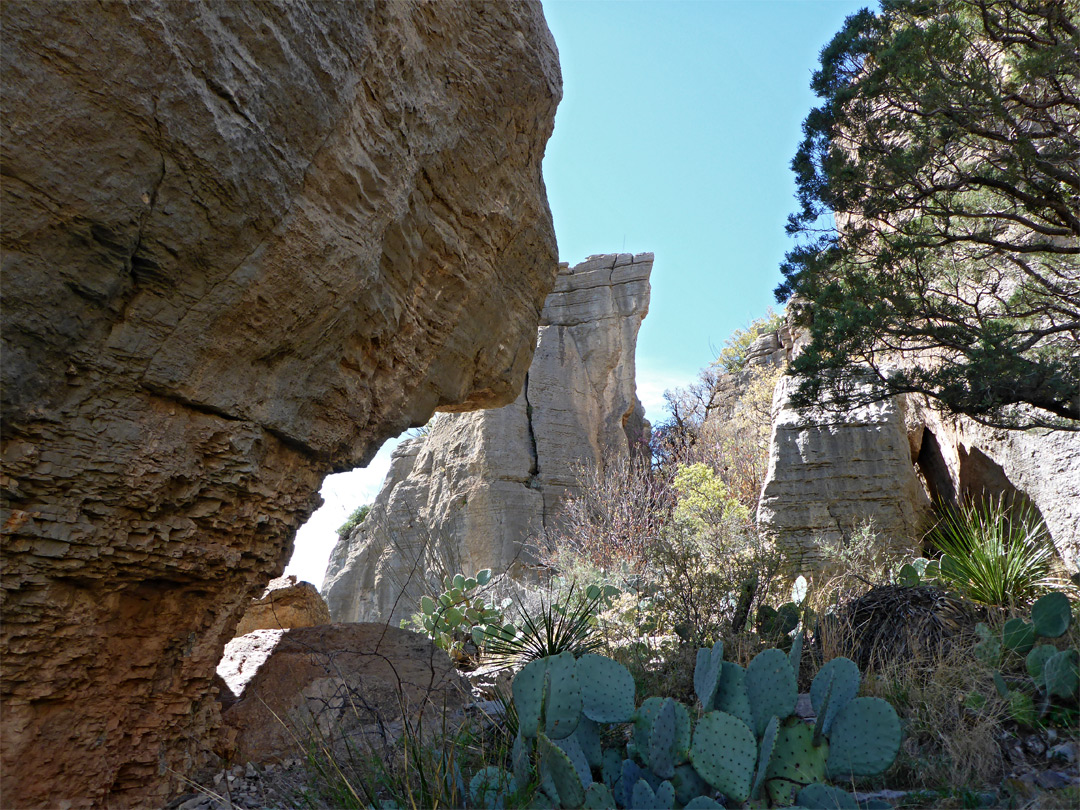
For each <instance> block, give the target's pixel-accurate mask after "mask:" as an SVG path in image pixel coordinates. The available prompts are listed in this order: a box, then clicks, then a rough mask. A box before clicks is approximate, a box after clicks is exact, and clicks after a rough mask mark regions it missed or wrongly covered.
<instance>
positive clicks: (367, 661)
mask: <svg viewBox="0 0 1080 810" xmlns="http://www.w3.org/2000/svg"><path fill="white" fill-rule="evenodd" d="M217 673H218V676H219V677H220V678H221V680H222V681H223V683H224V687H223V688H224V689H225V690H226V691H227V694H225V695H224V697H225V700H224V701H223V702H224V704H225V705H226V708H225V709H224V711H223V712H222V721H223V723H224V725H225V729H226V736H227V739H228V743H227V744H226V746H225V748H226V749H227V751H228V753H229V754H230V757H229V758H230V760H231V761H234V762H240V763H245V762H254V763H257V764H265V763H269V762H281V761H284V760H287V759H291V758H294V757H298V756H299V757H304V756H305V752H306V748H305V744H306V743H308V742H310V741H312V740H314V741H318V743H319V744H320V745H322V744H325V745H327V747H328V748H329V749H331V750H334V751H335V753H336V754H337V755H338V756H339V757H341V761H342V762H344V761H346V757H347V755H346V740H348V744H349V745H351V746H352V750H353V751H354V752H356V751H360V752H367V751H374V752H378V753H380V754H382V753H384V751H385V749H386V748H387V747H388V746H391V745H393V743H394V742H395V741H396V740H397V738H398V737H400V736H401V734H402V732H403V730H404V728H405V726H406V724H407V725H408V728H409V730H410V732H416V731H417V729H419V728H421V727H422V726H423V727H427V728H428V729H438V728H442V721H443V719H444V718H445V719H447V720H452V719H453V718H454V716H455V714H458V713H460V711H461V709H462V708H463V707H464V705H465V703H466V702H467V701H468V700H469V697H470V696H469V689H468V684H467V682H466V681H465V680H464V678H462V676H461V675H460V674H459V673H458V672H457V670H456V669H454V667H453V665H452V664H451V662H450V657H449V656H448V655H447V654H446V653H445V652H444V651H443V650H440V649H439V648H438V647H436V646H435V645H434V644H433V643H432V642H431V640H430V639H428V638H426V637H424V636H422V635H420V634H418V633H411V632H409V631H407V630H400V629H398V628H395V627H387V626H385V625H382V624H333V625H322V626H319V627H300V628H293V629H291V630H256V631H254V632H252V633H249V634H247V635H244V636H239V637H237V638H234V639H233V640H232V641H230V642H229V643H228V644H227V645H226V646H225V654H224V656H223V657H222V660H221V663H220V664H218V668H217Z"/></svg>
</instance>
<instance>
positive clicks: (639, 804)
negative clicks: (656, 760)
mask: <svg viewBox="0 0 1080 810" xmlns="http://www.w3.org/2000/svg"><path fill="white" fill-rule="evenodd" d="M627 807H628V808H630V810H658V809H659V807H660V805H659V803H658V802H657V801H656V794H655V793H654V792H653V789H652V787H651V786H650V785H649V783H648V782H646V781H645V780H644V779H639V780H638V782H637V784H636V785H634V789H633V790H632V791H631V792H630V804H628V805H627Z"/></svg>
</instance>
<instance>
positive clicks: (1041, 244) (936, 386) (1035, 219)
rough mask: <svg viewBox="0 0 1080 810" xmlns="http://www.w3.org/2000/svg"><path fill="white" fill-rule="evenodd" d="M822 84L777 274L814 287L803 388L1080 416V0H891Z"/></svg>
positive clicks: (833, 397) (852, 23)
mask: <svg viewBox="0 0 1080 810" xmlns="http://www.w3.org/2000/svg"><path fill="white" fill-rule="evenodd" d="M812 86H813V89H814V91H815V92H816V93H817V94H818V96H820V97H821V98H822V99H823V103H822V104H821V106H819V107H817V108H816V109H814V110H813V111H812V112H811V113H810V115H809V116H808V117H807V119H806V121H805V123H804V125H803V129H804V133H805V140H804V141H803V143H802V146H801V147H800V149H799V151H798V153H797V154H796V156H795V159H794V160H793V161H792V168H793V169H794V171H795V173H796V176H797V181H798V189H799V192H798V197H799V202H800V210H799V211H798V212H797V213H795V214H793V215H792V216H791V217H790V218H789V223H788V232H789V233H790V234H793V235H797V236H800V237H803V238H802V239H801V241H800V243H799V245H798V246H797V247H796V248H795V249H794V250H792V251H791V252H789V253H788V256H787V260H786V262H785V263H784V265H783V268H782V269H783V273H784V276H785V281H784V282H783V283H782V284H781V285H780V286H779V287H778V288H777V291H776V294H777V299H778V300H780V301H786V300H788V299H789V297H791V296H793V295H794V296H799V297H801V298H803V299H806V300H809V301H810V303H811V304H812V307H811V314H810V316H809V323H808V326H809V329H810V335H811V342H810V345H809V347H808V348H807V350H806V351H805V352H804V353H803V354H801V355H800V356H799V357H798V358H797V359H796V360H795V362H794V364H793V371H794V372H795V373H799V374H802V375H804V377H805V380H804V382H803V384H802V386H801V388H800V390H799V392H798V397H797V399H796V403H797V404H799V405H802V406H808V405H811V404H815V403H826V404H827V407H835V408H837V409H846V408H850V407H851V406H852V405H854V404H858V403H861V402H868V401H873V400H876V399H881V398H883V397H885V396H888V395H890V394H892V393H903V392H917V393H923V394H927V395H929V396H931V397H933V398H935V399H936V400H937V401H938V402H939V403H940V404H941V405H943V406H944V407H945V408H946V409H948V410H950V411H952V412H956V413H963V414H967V415H969V416H971V417H973V418H975V419H977V420H979V421H982V422H984V423H987V424H992V425H999V426H1005V427H1020V428H1027V427H1033V426H1048V427H1055V428H1064V429H1069V430H1078V429H1080V358H1078V356H1077V355H1078V352H1080V4H1078V3H1077V2H1076V0H1062V1H1061V2H1047V1H1046V0H884V2H883V3H882V10H881V12H880V13H876V14H875V13H873V12H870V11H868V10H863V11H861V12H859V13H858V14H855V15H852V16H851V17H849V18H848V19H847V21H846V23H845V25H844V27H843V29H842V30H841V31H840V32H839V33H838V34H837V35H836V37H835V38H834V39H833V40H832V42H831V43H830V44H829V45H828V46H826V48H825V49H824V50H823V51H822V54H821V69H820V70H819V71H817V72H816V73H815V75H814V78H813V82H812ZM898 361H902V362H898ZM867 366H868V367H869V368H870V369H871V372H872V373H870V374H867V373H866V367H867ZM1024 405H1026V406H1031V407H1028V408H1021V407H1017V406H1024Z"/></svg>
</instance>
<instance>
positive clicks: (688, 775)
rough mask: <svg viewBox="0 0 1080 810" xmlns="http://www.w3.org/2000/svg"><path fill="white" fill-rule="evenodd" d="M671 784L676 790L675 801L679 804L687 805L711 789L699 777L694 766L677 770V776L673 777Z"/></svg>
mask: <svg viewBox="0 0 1080 810" xmlns="http://www.w3.org/2000/svg"><path fill="white" fill-rule="evenodd" d="M671 784H672V786H673V787H674V788H675V800H676V801H677V802H678V803H679V804H686V803H687V802H689V801H690V800H691V799H693V798H695V797H696V796H701V795H702V794H703V793H705V791H706V790H708V789H709V786H708V785H707V784H706V783H705V780H704V779H702V778H701V777H700V776H698V772H697V771H695V770H694V766H693V765H680V766H679V767H678V768H676V769H675V775H674V776H673V777H671Z"/></svg>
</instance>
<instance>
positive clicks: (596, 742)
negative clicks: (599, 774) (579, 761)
mask: <svg viewBox="0 0 1080 810" xmlns="http://www.w3.org/2000/svg"><path fill="white" fill-rule="evenodd" d="M573 736H574V737H575V738H577V741H578V744H579V745H580V746H581V750H582V751H583V752H584V754H585V759H586V760H588V762H589V765H590V766H592V767H593V768H599V767H601V766H602V765H603V764H604V749H603V746H602V744H601V742H600V727H599V726H597V725H596V723H594V722H593V721H592V720H590V719H589V718H588V717H582V718H581V719H580V720H579V721H578V725H577V728H576V729H574V734H573Z"/></svg>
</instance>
